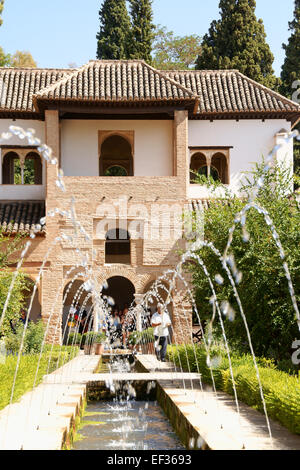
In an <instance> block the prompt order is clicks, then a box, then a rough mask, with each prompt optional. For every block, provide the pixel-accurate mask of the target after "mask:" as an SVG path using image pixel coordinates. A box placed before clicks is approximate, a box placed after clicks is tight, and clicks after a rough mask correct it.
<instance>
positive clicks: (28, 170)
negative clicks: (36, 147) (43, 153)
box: [2, 149, 43, 185]
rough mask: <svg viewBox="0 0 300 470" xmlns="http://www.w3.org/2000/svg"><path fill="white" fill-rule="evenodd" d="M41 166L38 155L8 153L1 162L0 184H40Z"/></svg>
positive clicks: (23, 152) (31, 153)
mask: <svg viewBox="0 0 300 470" xmlns="http://www.w3.org/2000/svg"><path fill="white" fill-rule="evenodd" d="M42 173H43V166H42V161H41V157H40V155H39V154H38V153H36V152H34V151H31V152H29V153H28V150H27V152H26V150H24V149H21V150H20V151H13V150H12V151H9V152H8V153H6V154H5V155H4V157H3V160H2V184H24V185H25V184H31V185H34V184H36V185H41V184H42V180H43V177H42Z"/></svg>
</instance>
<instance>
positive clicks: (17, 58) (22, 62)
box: [10, 51, 37, 68]
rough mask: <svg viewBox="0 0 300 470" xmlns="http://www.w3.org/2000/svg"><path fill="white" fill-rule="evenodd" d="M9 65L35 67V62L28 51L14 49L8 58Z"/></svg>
mask: <svg viewBox="0 0 300 470" xmlns="http://www.w3.org/2000/svg"><path fill="white" fill-rule="evenodd" d="M10 66H11V67H27V68H35V67H36V66H37V65H36V62H35V60H34V59H33V57H32V55H31V54H30V52H28V51H16V52H15V53H14V54H13V55H12V57H11V60H10Z"/></svg>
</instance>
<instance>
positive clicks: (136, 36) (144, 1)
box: [129, 0, 155, 64]
mask: <svg viewBox="0 0 300 470" xmlns="http://www.w3.org/2000/svg"><path fill="white" fill-rule="evenodd" d="M129 3H130V14H131V21H132V31H131V35H132V40H131V44H130V56H131V58H132V59H143V60H145V61H146V62H148V64H151V62H152V56H151V52H152V43H153V39H154V29H155V26H154V24H153V10H152V3H153V0H129Z"/></svg>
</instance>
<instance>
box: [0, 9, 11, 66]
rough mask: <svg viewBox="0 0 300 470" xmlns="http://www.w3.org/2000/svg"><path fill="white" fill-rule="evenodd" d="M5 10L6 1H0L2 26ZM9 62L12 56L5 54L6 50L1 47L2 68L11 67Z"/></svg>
mask: <svg viewBox="0 0 300 470" xmlns="http://www.w3.org/2000/svg"><path fill="white" fill-rule="evenodd" d="M3 8H4V0H0V26H1V25H2V23H3V20H2V17H1V15H2V12H3ZM9 61H10V56H9V55H7V54H5V52H4V50H3V49H2V47H1V46H0V67H5V66H6V65H9Z"/></svg>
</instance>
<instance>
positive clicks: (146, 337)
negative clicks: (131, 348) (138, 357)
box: [129, 328, 154, 345]
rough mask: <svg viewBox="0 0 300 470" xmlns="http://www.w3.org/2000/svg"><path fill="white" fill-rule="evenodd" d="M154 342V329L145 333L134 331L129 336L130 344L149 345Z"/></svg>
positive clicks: (149, 329)
mask: <svg viewBox="0 0 300 470" xmlns="http://www.w3.org/2000/svg"><path fill="white" fill-rule="evenodd" d="M153 342H154V334H153V328H148V329H147V330H143V331H133V332H132V333H130V335H129V344H132V345H135V344H149V343H153Z"/></svg>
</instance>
